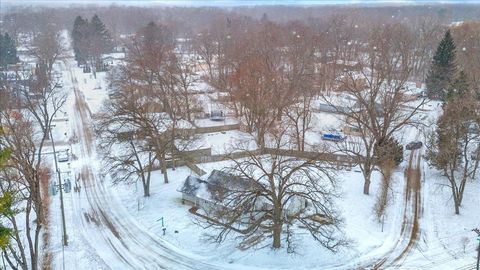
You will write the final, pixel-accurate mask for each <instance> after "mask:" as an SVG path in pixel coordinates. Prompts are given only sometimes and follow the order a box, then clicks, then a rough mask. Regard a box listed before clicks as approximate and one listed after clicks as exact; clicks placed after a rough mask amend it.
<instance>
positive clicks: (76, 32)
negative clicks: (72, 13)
mask: <svg viewBox="0 0 480 270" xmlns="http://www.w3.org/2000/svg"><path fill="white" fill-rule="evenodd" d="M89 32H90V30H89V24H88V20H87V19H83V18H82V17H81V16H77V17H76V18H75V21H74V23H73V30H72V41H73V51H74V53H75V60H77V62H78V63H83V62H85V61H86V59H87V57H88V36H89Z"/></svg>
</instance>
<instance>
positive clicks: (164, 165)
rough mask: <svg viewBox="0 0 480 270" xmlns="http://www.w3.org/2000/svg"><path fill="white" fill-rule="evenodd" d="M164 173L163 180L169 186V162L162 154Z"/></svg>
mask: <svg viewBox="0 0 480 270" xmlns="http://www.w3.org/2000/svg"><path fill="white" fill-rule="evenodd" d="M160 162H161V163H162V173H163V180H164V183H165V184H168V174H167V161H166V160H165V154H162V160H161V161H160Z"/></svg>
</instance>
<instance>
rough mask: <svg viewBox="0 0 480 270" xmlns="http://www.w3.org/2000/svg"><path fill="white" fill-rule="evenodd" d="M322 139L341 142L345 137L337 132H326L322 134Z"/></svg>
mask: <svg viewBox="0 0 480 270" xmlns="http://www.w3.org/2000/svg"><path fill="white" fill-rule="evenodd" d="M322 140H327V141H334V142H342V141H344V140H345V137H344V136H342V135H339V134H330V133H326V134H323V135H322Z"/></svg>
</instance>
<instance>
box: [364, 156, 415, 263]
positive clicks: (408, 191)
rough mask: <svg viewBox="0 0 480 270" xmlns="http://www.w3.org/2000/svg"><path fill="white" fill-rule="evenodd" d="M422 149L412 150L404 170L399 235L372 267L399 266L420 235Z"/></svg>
mask: <svg viewBox="0 0 480 270" xmlns="http://www.w3.org/2000/svg"><path fill="white" fill-rule="evenodd" d="M421 160H422V151H421V150H412V151H411V152H410V158H409V162H408V166H407V168H406V170H405V207H404V211H403V223H402V229H401V232H400V237H399V239H398V241H397V242H396V244H395V246H394V248H393V249H392V250H391V251H390V252H389V254H388V255H387V256H385V257H384V258H382V259H380V260H379V261H378V262H376V263H375V264H374V265H373V269H386V268H401V266H402V263H403V262H404V261H405V259H406V258H407V257H408V256H409V254H410V252H411V251H412V249H413V247H414V246H415V245H416V243H417V241H418V239H419V236H420V221H419V220H420V216H421V214H422V213H421V211H422V202H421V178H422V173H421V166H420V164H421Z"/></svg>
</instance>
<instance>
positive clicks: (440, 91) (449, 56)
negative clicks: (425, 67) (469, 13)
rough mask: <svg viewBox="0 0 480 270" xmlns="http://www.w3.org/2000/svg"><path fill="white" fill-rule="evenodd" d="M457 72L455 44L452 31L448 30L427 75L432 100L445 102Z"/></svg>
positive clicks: (429, 94)
mask: <svg viewBox="0 0 480 270" xmlns="http://www.w3.org/2000/svg"><path fill="white" fill-rule="evenodd" d="M455 72H456V63H455V42H454V41H453V38H452V35H451V33H450V30H447V32H446V33H445V36H444V37H443V39H442V41H440V44H439V45H438V48H437V51H436V52H435V56H434V57H433V61H432V66H431V68H430V71H429V73H428V75H427V79H426V85H427V94H428V97H429V98H431V99H438V100H445V98H446V96H447V91H448V90H447V88H448V86H449V84H450V82H451V80H453V78H454V76H455Z"/></svg>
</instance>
